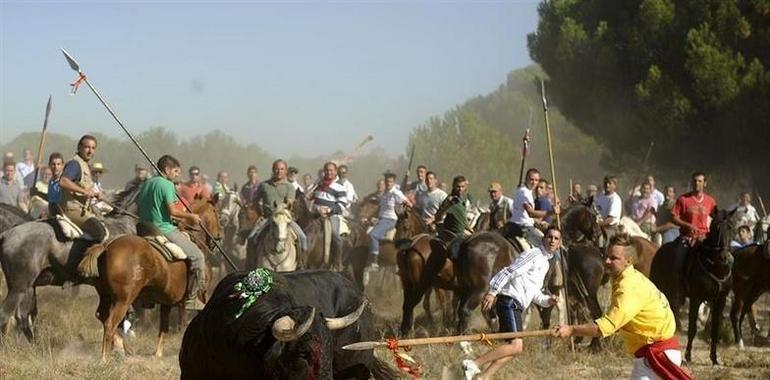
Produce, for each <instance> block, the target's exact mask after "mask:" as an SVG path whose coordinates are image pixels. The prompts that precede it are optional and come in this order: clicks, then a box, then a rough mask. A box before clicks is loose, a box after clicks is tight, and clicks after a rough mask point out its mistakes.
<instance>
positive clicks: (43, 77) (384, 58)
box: [0, 0, 537, 155]
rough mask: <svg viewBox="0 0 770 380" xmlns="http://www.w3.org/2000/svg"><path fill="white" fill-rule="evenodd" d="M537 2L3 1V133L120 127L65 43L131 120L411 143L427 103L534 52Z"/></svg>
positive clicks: (136, 126) (493, 81)
mask: <svg viewBox="0 0 770 380" xmlns="http://www.w3.org/2000/svg"><path fill="white" fill-rule="evenodd" d="M536 9H537V1H512V2H486V3H480V2H468V3H458V2H452V3H441V2H423V3H412V2H392V3H390V2H370V3H348V2H344V3H343V2H325V3H320V2H292V3H289V4H286V3H283V2H282V3H277V2H276V3H269V2H251V1H229V2H214V1H210V2H209V1H180V2H176V1H163V2H154V1H141V2H140V1H137V2H130V1H119V2H96V1H78V2H69V1H58V2H46V1H37V2H35V1H8V0H0V73H2V74H1V75H0V141H1V142H7V141H8V140H9V139H11V138H13V137H14V136H16V135H17V134H18V133H21V132H26V131H38V130H39V129H40V127H41V125H42V119H43V112H44V105H45V101H46V99H47V97H48V94H49V93H50V94H53V104H54V110H53V114H52V116H51V123H50V125H49V127H50V130H51V131H55V132H64V133H68V134H71V135H79V134H81V133H83V132H86V131H98V132H101V133H105V134H108V135H111V136H120V133H122V132H120V130H119V129H118V127H117V125H116V124H115V123H114V122H113V121H112V120H111V119H110V118H109V115H108V114H107V112H106V111H105V110H104V109H103V108H102V107H101V105H100V104H98V101H97V100H96V98H95V97H94V96H93V94H91V93H90V92H89V91H88V89H87V88H85V86H84V87H82V88H81V89H80V91H79V92H78V94H77V95H76V96H74V97H71V96H68V95H67V94H68V92H69V86H68V84H69V83H70V82H72V81H73V80H74V78H75V76H76V75H75V73H74V72H73V71H71V69H70V68H69V66H68V65H67V64H66V62H65V60H64V58H63V57H62V55H61V53H60V52H59V48H60V47H64V48H65V49H67V50H68V51H69V52H70V53H71V54H72V55H73V56H74V57H75V58H76V59H77V60H78V61H79V62H80V65H81V68H82V69H83V71H84V72H85V73H86V74H87V75H88V77H89V80H91V81H92V83H93V84H94V85H95V86H96V87H97V88H98V89H100V90H101V92H102V93H103V94H104V95H105V97H106V98H107V101H108V102H109V103H111V105H112V106H113V108H114V109H115V110H116V111H117V113H118V114H119V115H120V116H121V118H122V119H123V121H124V122H125V124H126V125H127V127H128V128H129V130H131V131H133V132H141V131H143V130H146V129H147V128H149V127H152V126H164V127H167V128H169V129H171V130H173V131H175V132H177V133H178V134H179V135H181V136H189V135H196V134H200V133H205V132H206V131H208V130H211V129H221V130H223V131H225V132H226V133H228V134H231V135H233V136H235V137H237V138H238V139H239V140H240V141H243V142H253V143H257V144H259V145H260V146H262V147H263V148H265V149H267V150H268V151H270V152H273V153H275V154H279V155H285V154H289V153H295V152H299V153H304V154H320V153H328V152H332V151H335V150H345V151H347V150H350V149H351V148H352V147H353V146H354V145H355V144H356V143H357V142H358V141H360V140H361V139H362V138H363V137H364V136H366V135H367V134H371V135H373V136H374V137H375V141H374V143H372V145H379V146H382V147H384V148H385V149H386V151H387V152H388V153H391V154H397V153H401V152H403V151H404V150H405V146H406V143H407V139H408V136H409V133H410V131H411V130H412V129H413V128H414V127H415V126H417V125H418V124H420V123H422V122H424V121H425V120H427V119H428V118H429V117H430V116H434V115H441V114H442V113H443V112H445V111H446V110H448V109H449V108H451V107H452V106H454V105H456V104H459V103H461V102H463V101H464V100H466V99H468V98H470V97H473V96H476V95H481V94H487V93H489V92H491V91H493V90H494V89H495V88H497V87H498V86H499V85H500V84H502V83H503V82H504V81H505V76H506V74H507V73H508V72H509V71H510V70H512V69H515V68H519V67H522V66H525V65H527V64H529V63H531V60H530V58H529V55H528V53H527V49H526V35H527V33H530V32H532V31H533V30H534V29H535V26H536V24H537V11H536Z"/></svg>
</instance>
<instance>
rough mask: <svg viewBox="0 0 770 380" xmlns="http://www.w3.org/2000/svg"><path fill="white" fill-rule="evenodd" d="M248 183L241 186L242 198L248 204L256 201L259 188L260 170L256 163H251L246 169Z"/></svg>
mask: <svg viewBox="0 0 770 380" xmlns="http://www.w3.org/2000/svg"><path fill="white" fill-rule="evenodd" d="M246 178H247V181H246V183H244V184H243V186H241V199H242V200H243V202H245V203H246V204H251V203H254V202H256V198H257V190H258V189H259V185H260V182H259V171H258V170H257V167H256V166H254V165H249V167H248V168H247V169H246Z"/></svg>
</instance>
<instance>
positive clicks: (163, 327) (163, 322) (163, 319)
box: [155, 305, 171, 358]
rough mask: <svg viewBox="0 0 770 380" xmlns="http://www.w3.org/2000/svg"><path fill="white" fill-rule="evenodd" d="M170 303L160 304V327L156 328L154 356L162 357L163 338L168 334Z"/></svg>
mask: <svg viewBox="0 0 770 380" xmlns="http://www.w3.org/2000/svg"><path fill="white" fill-rule="evenodd" d="M170 313H171V305H160V328H159V329H158V330H159V331H158V344H157V345H156V346H155V357H156V358H162V357H163V339H164V338H165V337H166V334H168V317H169V314H170Z"/></svg>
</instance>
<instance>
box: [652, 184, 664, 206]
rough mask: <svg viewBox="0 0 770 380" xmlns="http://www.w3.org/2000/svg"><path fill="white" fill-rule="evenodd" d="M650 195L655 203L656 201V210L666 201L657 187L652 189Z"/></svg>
mask: <svg viewBox="0 0 770 380" xmlns="http://www.w3.org/2000/svg"><path fill="white" fill-rule="evenodd" d="M651 196H652V199H654V200H655V203H657V207H656V210H658V209H660V206H661V205H662V204H663V202H665V201H666V197H665V196H664V195H663V193H661V192H660V191H659V190H658V189H652V194H651Z"/></svg>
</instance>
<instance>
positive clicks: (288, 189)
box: [250, 159, 307, 252]
mask: <svg viewBox="0 0 770 380" xmlns="http://www.w3.org/2000/svg"><path fill="white" fill-rule="evenodd" d="M287 170H288V165H287V164H286V161H284V160H281V159H278V160H275V161H274V162H273V166H272V171H273V176H272V177H270V179H269V180H267V181H262V183H260V184H259V188H257V191H256V193H255V195H254V202H255V203H257V204H260V205H261V206H262V219H260V221H259V222H257V223H256V224H255V225H254V229H253V230H252V233H251V234H250V236H251V237H258V236H259V233H260V232H261V231H262V229H263V228H265V226H267V223H268V222H269V221H270V218H271V217H272V216H273V213H274V212H275V210H276V209H277V208H278V207H279V206H280V205H283V206H284V207H285V208H287V209H289V210H291V207H292V205H293V204H294V200H295V196H296V194H297V191H296V190H295V188H294V186H293V185H292V184H291V183H290V182H289V181H288V180H287V178H286V174H287ZM289 227H290V228H291V229H292V231H294V233H295V234H296V235H297V240H298V241H299V248H300V250H301V251H302V252H306V251H307V236H306V235H305V232H303V231H302V228H300V227H299V225H298V224H297V222H295V221H294V220H292V221H291V224H290V225H289Z"/></svg>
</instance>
